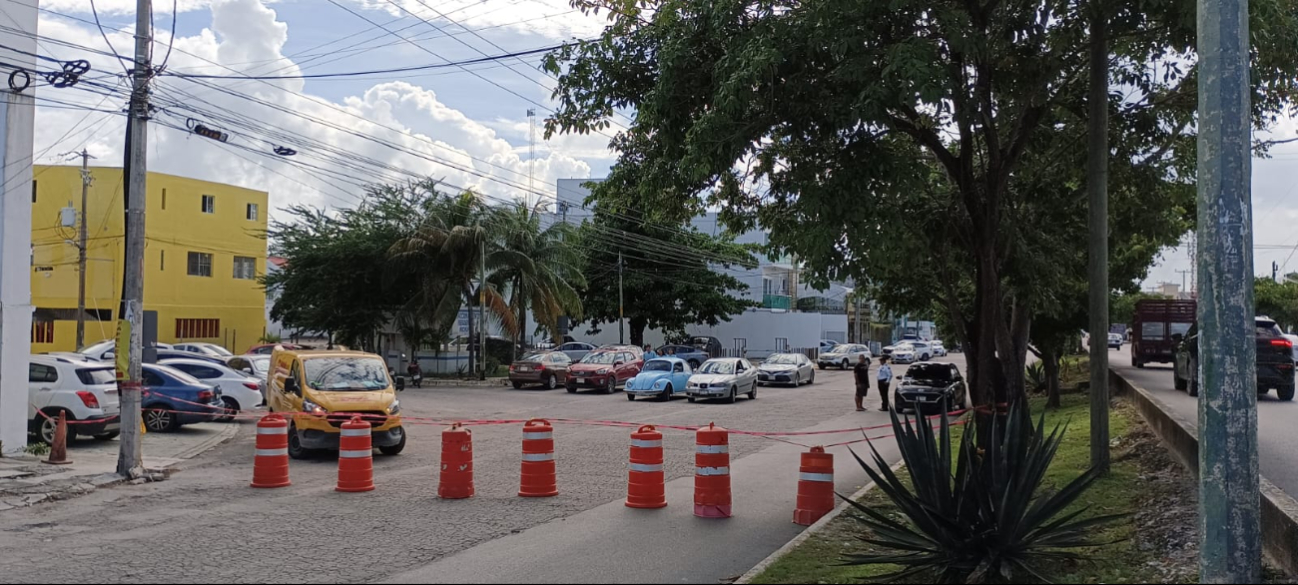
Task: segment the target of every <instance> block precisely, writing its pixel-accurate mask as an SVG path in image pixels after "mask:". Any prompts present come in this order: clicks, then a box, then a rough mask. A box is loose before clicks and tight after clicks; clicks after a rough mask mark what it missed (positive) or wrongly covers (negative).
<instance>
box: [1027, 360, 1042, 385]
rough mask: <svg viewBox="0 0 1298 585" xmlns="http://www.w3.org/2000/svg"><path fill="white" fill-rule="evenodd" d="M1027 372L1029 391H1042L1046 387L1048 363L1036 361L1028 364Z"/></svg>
mask: <svg viewBox="0 0 1298 585" xmlns="http://www.w3.org/2000/svg"><path fill="white" fill-rule="evenodd" d="M1024 372H1025V373H1026V374H1027V386H1028V391H1029V392H1040V391H1042V390H1045V388H1046V363H1045V362H1043V361H1036V362H1032V363H1030V364H1028V367H1027V368H1025V369H1024Z"/></svg>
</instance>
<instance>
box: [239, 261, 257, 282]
mask: <svg viewBox="0 0 1298 585" xmlns="http://www.w3.org/2000/svg"><path fill="white" fill-rule="evenodd" d="M234 277H235V278H238V279H240V280H252V279H254V278H257V259H256V258H249V257H247V256H235V257H234Z"/></svg>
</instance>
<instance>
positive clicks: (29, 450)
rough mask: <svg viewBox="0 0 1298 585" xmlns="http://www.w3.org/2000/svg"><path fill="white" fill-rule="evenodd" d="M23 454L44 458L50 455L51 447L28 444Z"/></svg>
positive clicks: (43, 444) (41, 444)
mask: <svg viewBox="0 0 1298 585" xmlns="http://www.w3.org/2000/svg"><path fill="white" fill-rule="evenodd" d="M23 452H24V453H26V454H28V455H32V456H35V457H44V456H46V455H49V454H50V446H49V445H46V444H45V443H28V444H27V446H26V447H23Z"/></svg>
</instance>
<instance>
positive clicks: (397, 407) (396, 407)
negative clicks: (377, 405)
mask: <svg viewBox="0 0 1298 585" xmlns="http://www.w3.org/2000/svg"><path fill="white" fill-rule="evenodd" d="M388 414H401V401H400V400H393V401H392V406H389V407H388Z"/></svg>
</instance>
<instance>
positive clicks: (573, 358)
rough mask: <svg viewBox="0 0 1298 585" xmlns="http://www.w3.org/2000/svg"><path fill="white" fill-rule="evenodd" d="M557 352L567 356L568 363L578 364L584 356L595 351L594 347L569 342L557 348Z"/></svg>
mask: <svg viewBox="0 0 1298 585" xmlns="http://www.w3.org/2000/svg"><path fill="white" fill-rule="evenodd" d="M559 351H561V352H563V354H564V355H566V356H568V361H570V362H579V361H581V358H584V357H586V354H588V353H590V352H592V351H595V345H594V344H591V343H586V342H583V341H569V342H566V343H564V344H563V345H560V346H559Z"/></svg>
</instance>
